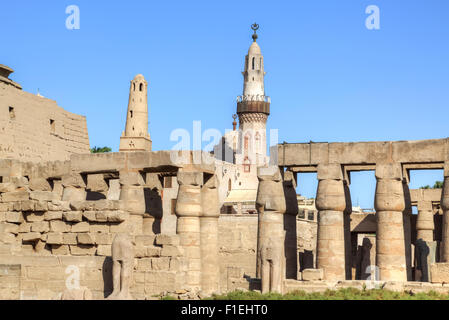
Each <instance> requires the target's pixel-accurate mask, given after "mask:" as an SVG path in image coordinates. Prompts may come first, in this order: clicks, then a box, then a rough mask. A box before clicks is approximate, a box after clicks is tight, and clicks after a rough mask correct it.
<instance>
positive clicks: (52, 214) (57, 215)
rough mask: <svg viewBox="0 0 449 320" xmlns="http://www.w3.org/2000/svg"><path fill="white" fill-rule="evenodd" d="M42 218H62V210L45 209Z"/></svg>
mask: <svg viewBox="0 0 449 320" xmlns="http://www.w3.org/2000/svg"><path fill="white" fill-rule="evenodd" d="M44 220H47V221H51V220H62V211H47V212H45V214H44Z"/></svg>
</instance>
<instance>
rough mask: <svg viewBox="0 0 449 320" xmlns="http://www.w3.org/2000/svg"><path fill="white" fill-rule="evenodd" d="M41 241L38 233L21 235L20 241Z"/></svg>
mask: <svg viewBox="0 0 449 320" xmlns="http://www.w3.org/2000/svg"><path fill="white" fill-rule="evenodd" d="M40 239H41V234H40V232H30V233H24V234H23V235H22V241H24V242H29V241H38V240H40Z"/></svg>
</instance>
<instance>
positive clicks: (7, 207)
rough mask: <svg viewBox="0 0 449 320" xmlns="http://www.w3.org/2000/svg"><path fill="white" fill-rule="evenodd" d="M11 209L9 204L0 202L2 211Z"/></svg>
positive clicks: (0, 210)
mask: <svg viewBox="0 0 449 320" xmlns="http://www.w3.org/2000/svg"><path fill="white" fill-rule="evenodd" d="M7 211H10V210H9V204H8V203H3V202H0V212H7Z"/></svg>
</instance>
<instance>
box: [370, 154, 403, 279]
mask: <svg viewBox="0 0 449 320" xmlns="http://www.w3.org/2000/svg"><path fill="white" fill-rule="evenodd" d="M376 179H377V186H376V197H375V200H374V206H375V208H376V218H377V235H376V263H377V267H378V268H379V274H380V280H382V281H407V269H406V258H405V241H404V219H403V211H404V209H405V202H404V190H403V186H402V170H401V165H400V164H397V163H393V164H378V165H377V166H376Z"/></svg>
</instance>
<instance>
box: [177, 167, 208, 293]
mask: <svg viewBox="0 0 449 320" xmlns="http://www.w3.org/2000/svg"><path fill="white" fill-rule="evenodd" d="M178 184H179V190H178V200H177V202H176V216H177V217H178V221H177V226H176V233H177V234H178V235H179V242H180V246H181V247H182V248H183V250H184V257H185V258H186V261H187V263H188V271H187V272H186V280H187V281H186V286H187V289H189V290H192V291H199V290H200V288H201V247H200V243H201V234H200V231H201V227H200V216H201V214H202V207H201V186H202V185H203V173H201V172H182V171H180V172H178Z"/></svg>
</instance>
